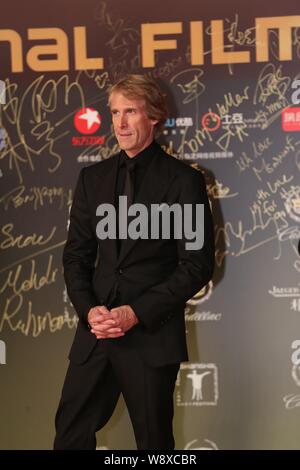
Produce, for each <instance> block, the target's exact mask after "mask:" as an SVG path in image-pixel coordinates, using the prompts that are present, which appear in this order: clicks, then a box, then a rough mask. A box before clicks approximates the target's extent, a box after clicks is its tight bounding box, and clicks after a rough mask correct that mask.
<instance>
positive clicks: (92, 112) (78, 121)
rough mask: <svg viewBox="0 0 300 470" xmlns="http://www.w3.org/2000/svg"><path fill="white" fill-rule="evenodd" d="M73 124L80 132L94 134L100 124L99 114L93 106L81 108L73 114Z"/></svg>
mask: <svg viewBox="0 0 300 470" xmlns="http://www.w3.org/2000/svg"><path fill="white" fill-rule="evenodd" d="M74 126H75V127H76V129H77V131H78V132H80V134H94V133H95V132H96V131H97V130H98V129H99V127H100V126H101V116H100V114H99V113H98V111H96V109H93V108H81V109H80V110H79V111H77V113H76V114H75V116H74Z"/></svg>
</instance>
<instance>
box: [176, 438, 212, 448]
mask: <svg viewBox="0 0 300 470" xmlns="http://www.w3.org/2000/svg"><path fill="white" fill-rule="evenodd" d="M198 441H199V440H198V439H194V440H193V441H190V442H188V443H187V444H186V445H185V446H184V450H219V449H218V446H217V444H216V443H215V442H213V441H211V440H210V439H203V441H202V444H201V443H199V444H197V443H198Z"/></svg>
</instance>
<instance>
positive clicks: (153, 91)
mask: <svg viewBox="0 0 300 470" xmlns="http://www.w3.org/2000/svg"><path fill="white" fill-rule="evenodd" d="M115 92H118V93H122V95H124V96H125V97H126V98H129V99H140V100H144V102H145V111H146V113H147V116H148V118H149V119H155V120H156V121H158V122H157V124H156V125H155V133H156V134H159V133H160V132H161V130H162V128H163V126H164V124H165V121H166V119H167V117H168V111H167V105H166V101H165V97H164V95H163V93H162V91H161V89H160V88H159V86H158V84H157V83H156V82H155V81H154V80H152V79H151V78H149V77H148V76H147V75H138V74H128V75H125V77H123V78H121V79H120V80H119V81H118V82H117V83H115V84H114V85H112V86H111V87H110V88H109V89H108V103H109V104H110V99H111V95H112V93H115Z"/></svg>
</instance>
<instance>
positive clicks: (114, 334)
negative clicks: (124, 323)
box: [88, 305, 124, 339]
mask: <svg viewBox="0 0 300 470" xmlns="http://www.w3.org/2000/svg"><path fill="white" fill-rule="evenodd" d="M88 322H89V325H90V327H91V333H93V334H94V335H95V336H96V338H97V339H105V338H118V337H119V336H124V332H123V331H122V329H121V328H119V327H115V326H114V325H116V323H117V322H116V320H115V319H114V318H113V317H112V314H111V312H110V311H109V310H108V309H107V307H105V305H100V306H96V307H93V308H91V309H90V311H89V313H88Z"/></svg>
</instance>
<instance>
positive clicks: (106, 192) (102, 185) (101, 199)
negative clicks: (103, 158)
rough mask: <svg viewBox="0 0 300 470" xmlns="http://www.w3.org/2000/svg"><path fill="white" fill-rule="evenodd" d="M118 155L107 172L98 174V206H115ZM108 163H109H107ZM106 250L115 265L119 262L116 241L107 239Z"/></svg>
mask: <svg viewBox="0 0 300 470" xmlns="http://www.w3.org/2000/svg"><path fill="white" fill-rule="evenodd" d="M118 162H119V158H118V155H116V156H115V157H112V158H111V160H110V163H111V165H108V166H107V169H105V170H106V171H105V172H101V174H98V175H97V176H98V178H97V188H96V193H95V194H97V206H98V205H99V204H100V203H108V204H112V205H113V206H114V205H115V187H116V180H117V174H118ZM107 163H108V162H107ZM105 250H106V251H109V253H110V258H111V260H112V263H113V265H115V264H116V262H117V242H116V240H115V239H112V238H107V239H106V240H105Z"/></svg>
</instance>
